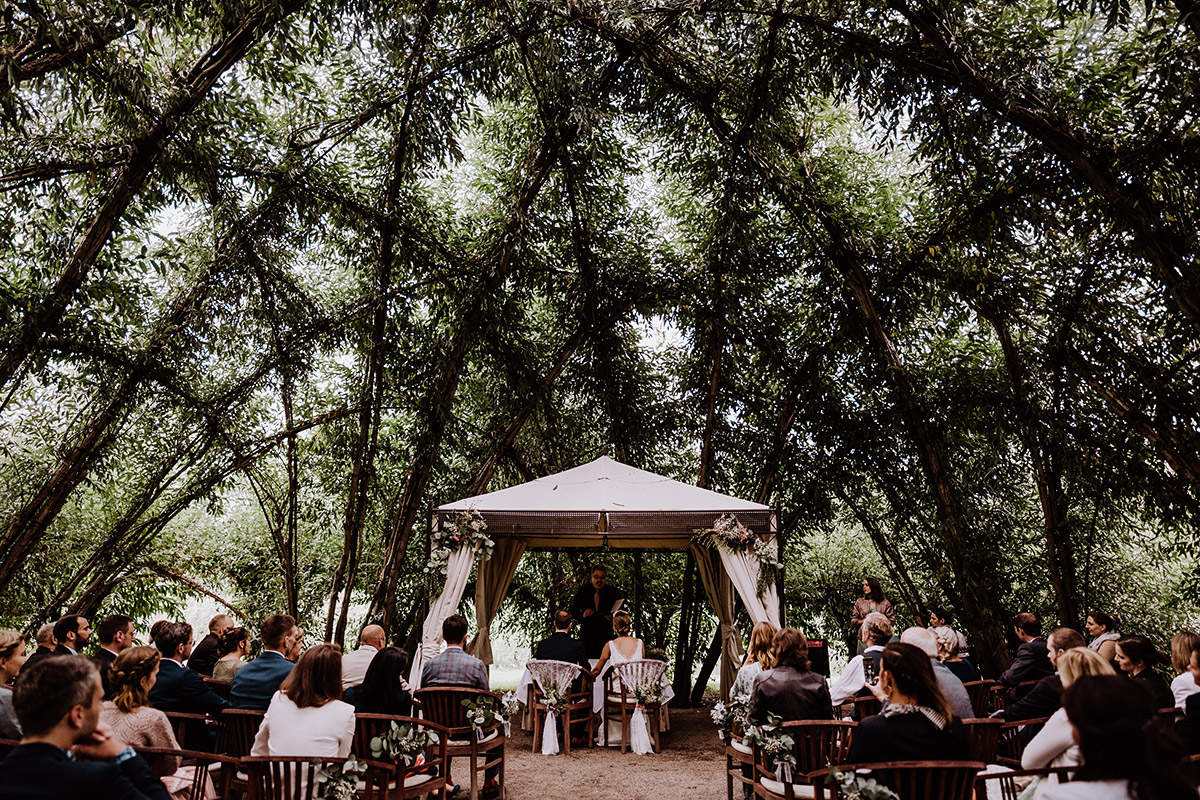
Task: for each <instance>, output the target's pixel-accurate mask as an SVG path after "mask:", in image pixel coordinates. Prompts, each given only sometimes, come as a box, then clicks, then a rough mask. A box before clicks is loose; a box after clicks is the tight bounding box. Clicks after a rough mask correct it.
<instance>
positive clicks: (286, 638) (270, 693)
mask: <svg viewBox="0 0 1200 800" xmlns="http://www.w3.org/2000/svg"><path fill="white" fill-rule="evenodd" d="M302 636H303V632H302V631H301V630H300V629H299V628H297V627H296V620H294V619H293V618H292V617H290V616H289V615H287V614H272V615H271V616H269V617H267V618H266V620H264V621H263V624H262V643H263V648H264V649H263V652H262V655H260V656H259V657H258V658H256V659H254V660H253V661H251V662H250V663H249V664H247V665H246V666H244V667H242V668H241V669H239V670H238V671H237V673H236V674H235V675H234V676H233V685H232V686H231V687H230V689H229V699H230V700H232V701H233V707H234V708H251V709H258V710H262V711H265V710H266V709H267V706H269V705H271V698H272V697H274V696H275V692H277V691H279V684H281V683H283V679H284V678H286V677H287V676H288V675H290V674H291V672H292V667H293V666H295V663H294V662H295V660H296V659H297V658H299V657H300V640H301V637H302Z"/></svg>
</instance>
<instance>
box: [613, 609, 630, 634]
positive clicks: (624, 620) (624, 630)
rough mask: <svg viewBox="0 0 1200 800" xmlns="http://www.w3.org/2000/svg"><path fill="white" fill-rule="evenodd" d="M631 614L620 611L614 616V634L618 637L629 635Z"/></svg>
mask: <svg viewBox="0 0 1200 800" xmlns="http://www.w3.org/2000/svg"><path fill="white" fill-rule="evenodd" d="M629 628H630V625H629V614H628V612H625V611H618V612H617V613H615V614H613V633H615V634H616V635H617V636H628V635H629Z"/></svg>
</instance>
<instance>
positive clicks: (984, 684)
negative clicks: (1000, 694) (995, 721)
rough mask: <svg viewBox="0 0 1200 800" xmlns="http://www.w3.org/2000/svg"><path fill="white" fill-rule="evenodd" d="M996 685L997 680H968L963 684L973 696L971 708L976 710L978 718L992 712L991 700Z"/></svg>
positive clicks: (971, 696)
mask: <svg viewBox="0 0 1200 800" xmlns="http://www.w3.org/2000/svg"><path fill="white" fill-rule="evenodd" d="M995 685H996V682H995V681H967V682H966V683H964V684H963V688H964V689H966V690H967V694H968V695H969V696H970V698H971V708H973V709H974V710H975V716H976V718H979V719H982V718H984V717H986V716H987V715H988V714H990V713H991V711H992V709H991V708H990V707H989V701H990V696H991V692H992V687H993V686H995Z"/></svg>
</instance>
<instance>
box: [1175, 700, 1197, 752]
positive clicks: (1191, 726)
mask: <svg viewBox="0 0 1200 800" xmlns="http://www.w3.org/2000/svg"><path fill="white" fill-rule="evenodd" d="M1183 714H1184V717H1183V719H1181V720H1179V721H1178V722H1176V723H1175V733H1177V734H1179V738H1180V739H1183V744H1184V746H1185V747H1186V748H1187V753H1188V755H1193V756H1194V755H1196V754H1197V753H1200V693H1196V694H1190V695H1188V697H1187V699H1186V700H1184V701H1183Z"/></svg>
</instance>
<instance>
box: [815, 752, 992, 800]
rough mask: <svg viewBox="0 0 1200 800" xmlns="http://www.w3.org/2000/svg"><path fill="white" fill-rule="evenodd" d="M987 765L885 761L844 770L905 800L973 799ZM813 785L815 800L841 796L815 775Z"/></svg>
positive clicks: (848, 765)
mask: <svg viewBox="0 0 1200 800" xmlns="http://www.w3.org/2000/svg"><path fill="white" fill-rule="evenodd" d="M986 766H987V765H986V764H984V763H983V762H981V761H888V762H883V763H878V764H847V765H846V766H845V767H844V768H843V771H850V770H853V771H855V772H857V773H860V774H863V773H867V774H868V775H869V777H871V778H874V779H875V780H876V781H878V782H879V783H882V784H884V785H885V786H888V787H889V788H891V789H892V791H894V792H895V793H896V794H897V795H899V796H900V797H902V798H904V799H905V800H909V798H920V799H921V800H973V796H974V792H975V778H976V776H977V775H978V773H979V771H980V770H982V769H984V768H986ZM813 783H814V784H815V786H816V790H817V791H816V796H817V798H818V800H821V799H822V798H824V797H825V796H827V795H828V796H830V797H835V798H839V797H842V794H841V792H840V790H839V788H838V787H836V786H833V787H827V786H825V779H824V777H820V778H817V777H816V776H814V781H813Z"/></svg>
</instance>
